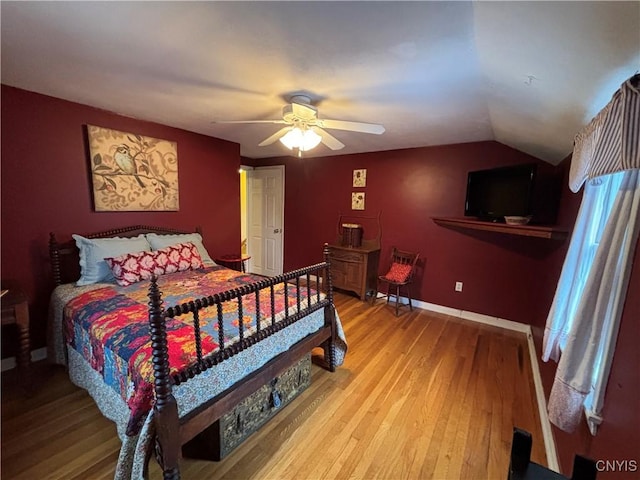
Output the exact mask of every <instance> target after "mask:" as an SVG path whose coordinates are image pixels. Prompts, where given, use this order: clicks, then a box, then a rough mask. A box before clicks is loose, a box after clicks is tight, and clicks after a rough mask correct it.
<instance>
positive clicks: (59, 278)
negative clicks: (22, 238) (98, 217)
mask: <svg viewBox="0 0 640 480" xmlns="http://www.w3.org/2000/svg"><path fill="white" fill-rule="evenodd" d="M195 231H196V232H197V233H199V234H200V235H202V229H201V228H200V227H196V229H195ZM143 233H157V234H160V235H166V234H176V233H193V230H190V231H186V230H179V229H174V228H166V227H152V226H148V225H134V226H131V227H122V228H114V229H113V230H106V231H104V232H97V233H90V234H88V235H84V234H83V235H82V236H83V237H86V238H109V237H127V238H128V237H137V236H138V235H140V234H143ZM79 254H80V252H79V250H78V247H77V246H76V242H75V240H68V241H65V242H63V243H58V241H57V240H56V236H55V234H54V233H53V232H51V233H50V234H49V259H50V260H51V270H52V273H53V283H54V284H55V285H56V286H58V285H62V284H63V283H69V282H75V281H76V280H78V278H80V256H79Z"/></svg>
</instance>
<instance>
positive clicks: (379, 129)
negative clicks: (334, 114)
mask: <svg viewBox="0 0 640 480" xmlns="http://www.w3.org/2000/svg"><path fill="white" fill-rule="evenodd" d="M316 125H317V126H319V127H322V128H331V129H334V130H349V131H351V132H361V133H374V134H376V135H380V134H381V133H384V127H383V126H382V125H378V124H376V123H362V122H348V121H345V120H326V119H318V120H316Z"/></svg>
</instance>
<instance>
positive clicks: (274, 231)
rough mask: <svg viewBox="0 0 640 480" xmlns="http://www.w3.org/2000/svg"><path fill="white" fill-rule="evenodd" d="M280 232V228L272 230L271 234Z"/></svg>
mask: <svg viewBox="0 0 640 480" xmlns="http://www.w3.org/2000/svg"><path fill="white" fill-rule="evenodd" d="M281 231H282V229H281V228H274V229H273V233H280V232H281Z"/></svg>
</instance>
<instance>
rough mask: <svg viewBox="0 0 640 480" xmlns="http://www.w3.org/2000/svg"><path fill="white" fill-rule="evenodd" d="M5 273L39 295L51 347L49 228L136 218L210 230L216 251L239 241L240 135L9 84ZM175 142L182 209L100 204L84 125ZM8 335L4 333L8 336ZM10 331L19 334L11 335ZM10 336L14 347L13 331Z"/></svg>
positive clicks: (40, 328)
mask: <svg viewBox="0 0 640 480" xmlns="http://www.w3.org/2000/svg"><path fill="white" fill-rule="evenodd" d="M1 120H2V125H1V128H2V130H1V135H2V167H1V168H2V180H1V182H2V183H1V186H2V193H1V200H2V205H1V219H2V245H1V262H2V263H1V265H2V272H1V274H2V278H4V279H15V280H17V281H18V282H19V283H20V284H21V285H22V286H23V287H24V289H25V290H26V291H27V293H28V295H29V297H30V300H31V302H30V306H31V317H32V327H31V334H32V344H33V347H34V348H38V347H42V346H44V344H45V337H46V334H45V332H46V312H47V305H48V298H49V295H50V293H51V289H52V283H51V275H50V268H49V263H48V244H47V242H48V240H49V232H55V233H56V235H57V236H58V239H59V240H61V241H62V240H67V239H69V237H70V235H71V234H72V233H81V234H82V233H90V232H95V231H100V230H107V229H110V228H115V227H121V226H127V225H137V224H145V225H161V226H167V227H175V228H181V229H194V228H195V227H196V226H197V225H200V226H201V227H202V229H203V237H204V243H205V246H206V247H207V250H208V251H209V253H210V254H211V255H212V256H215V255H216V254H220V253H224V252H233V251H237V250H238V248H239V245H240V183H239V179H238V168H239V166H240V149H239V146H238V145H237V144H234V143H231V142H227V141H224V140H218V139H215V138H211V137H207V136H204V135H198V134H194V133H190V132H187V131H184V130H179V129H176V128H171V127H167V126H163V125H158V124H153V123H149V122H143V121H140V120H136V119H133V118H129V117H123V116H119V115H116V114H114V113H110V112H106V111H103V110H98V109H95V108H91V107H87V106H85V105H80V104H77V103H72V102H67V101H64V100H60V99H56V98H52V97H47V96H43V95H39V94H35V93H31V92H27V91H24V90H20V89H16V88H12V87H8V86H6V85H2V118H1ZM86 124H92V125H98V126H102V127H107V128H114V129H116V130H122V131H126V132H132V133H138V134H141V135H146V136H151V137H156V138H163V139H168V140H173V141H176V142H177V144H178V165H179V171H178V181H179V187H180V211H178V212H153V213H140V212H123V213H106V212H101V213H96V212H94V211H93V210H92V192H91V187H90V185H91V183H90V173H89V160H88V153H87V151H88V150H87V142H86V133H85V125H86ZM3 337H5V335H3ZM6 337H13V336H12V335H7V336H6ZM6 340H7V341H6V342H3V343H4V344H5V345H4V347H5V348H4V349H3V356H4V357H6V356H8V355H12V354H13V352H12V351H11V350H12V348H11V347H12V345H11V344H10V343H8V341H9V340H11V342H15V339H14V338H7V339H6Z"/></svg>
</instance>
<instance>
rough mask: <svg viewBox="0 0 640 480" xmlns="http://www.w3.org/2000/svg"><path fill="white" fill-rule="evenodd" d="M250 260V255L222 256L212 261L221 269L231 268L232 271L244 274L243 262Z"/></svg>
mask: <svg viewBox="0 0 640 480" xmlns="http://www.w3.org/2000/svg"><path fill="white" fill-rule="evenodd" d="M250 258H251V256H250V255H234V254H230V255H222V256H220V257H218V258H216V259H215V260H214V261H215V262H216V263H217V264H220V265H222V266H223V267H227V268H231V269H233V270H238V271H239V272H246V267H245V264H244V262H246V261H247V260H249V259H250Z"/></svg>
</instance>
